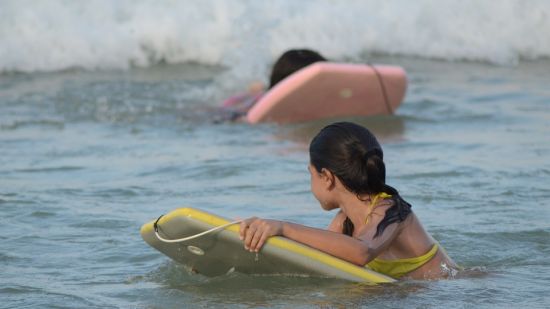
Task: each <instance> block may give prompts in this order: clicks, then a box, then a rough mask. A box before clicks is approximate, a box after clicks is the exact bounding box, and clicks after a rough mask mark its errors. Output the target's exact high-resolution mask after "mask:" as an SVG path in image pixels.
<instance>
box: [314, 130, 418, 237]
mask: <svg viewBox="0 0 550 309" xmlns="http://www.w3.org/2000/svg"><path fill="white" fill-rule="evenodd" d="M309 157H310V163H311V165H313V166H314V167H315V169H316V170H317V171H318V172H321V170H322V169H323V168H325V169H327V170H329V171H331V172H332V173H333V174H334V175H336V176H337V177H338V179H340V181H341V182H342V183H343V184H344V186H345V187H346V188H347V189H348V190H349V191H351V192H353V193H355V194H357V195H358V196H359V195H362V194H369V195H373V194H378V193H380V192H385V193H387V194H390V195H391V196H392V197H391V199H392V200H393V205H392V206H391V207H390V208H389V209H388V210H386V214H385V216H384V219H382V221H381V222H380V223H379V224H378V226H377V227H376V234H375V235H374V237H377V236H379V235H381V234H382V233H383V232H384V229H385V228H386V227H387V226H388V225H390V224H392V223H396V222H402V221H403V220H405V219H406V218H407V216H408V215H409V214H410V213H411V205H410V204H409V203H407V202H406V201H405V200H404V199H403V198H402V197H401V196H400V195H399V192H397V190H396V189H394V188H393V187H391V186H389V185H387V184H386V167H385V165H384V161H383V158H384V154H383V152H382V147H380V144H379V143H378V141H377V140H376V137H374V135H373V134H372V133H371V132H370V131H369V130H367V129H366V128H364V127H362V126H360V125H357V124H354V123H351V122H337V123H333V124H331V125H328V126H326V127H324V128H323V129H322V130H321V131H320V132H319V133H318V134H317V136H315V137H314V138H313V140H312V141H311V144H310V145H309ZM353 229H354V227H353V223H352V222H351V220H350V219H349V218H346V220H345V221H344V229H343V233H344V234H347V235H350V236H351V235H352V234H353Z"/></svg>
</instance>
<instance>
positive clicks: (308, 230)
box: [240, 218, 396, 266]
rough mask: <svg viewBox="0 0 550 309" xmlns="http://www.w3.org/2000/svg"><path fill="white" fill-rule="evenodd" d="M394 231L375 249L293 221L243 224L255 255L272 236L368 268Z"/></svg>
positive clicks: (248, 246) (248, 247)
mask: <svg viewBox="0 0 550 309" xmlns="http://www.w3.org/2000/svg"><path fill="white" fill-rule="evenodd" d="M392 226H393V224H392ZM391 230H396V229H395V228H393V229H390V226H388V228H386V231H384V234H383V235H381V236H379V237H380V238H381V237H383V236H386V237H384V239H385V241H382V242H380V241H374V242H373V243H372V244H374V245H375V247H372V245H371V242H370V241H368V240H365V239H362V238H355V237H350V236H347V235H344V234H342V233H340V232H333V231H327V230H322V229H317V228H312V227H307V226H304V225H300V224H296V223H290V222H283V221H276V220H266V219H259V218H250V219H246V220H244V221H243V222H242V223H241V227H240V236H241V239H242V240H243V241H244V246H245V249H246V250H250V251H251V252H258V251H259V250H260V248H261V247H262V246H263V245H264V243H265V241H266V240H267V239H268V238H269V237H271V236H276V235H280V236H284V237H287V238H290V239H292V240H295V241H297V242H300V243H303V244H305V245H308V246H310V247H313V248H316V249H318V250H321V251H324V252H326V253H328V254H330V255H333V256H335V257H338V258H340V259H343V260H346V261H348V262H351V263H353V264H356V265H359V266H364V265H365V264H367V263H368V262H369V261H371V260H372V259H373V258H374V257H376V255H378V254H379V253H380V252H381V251H380V248H381V246H387V245H388V244H389V242H390V240H393V238H394V237H390V235H386V234H389V233H388V232H390V231H391ZM377 238H378V237H377Z"/></svg>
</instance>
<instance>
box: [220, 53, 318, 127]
mask: <svg viewBox="0 0 550 309" xmlns="http://www.w3.org/2000/svg"><path fill="white" fill-rule="evenodd" d="M318 61H327V59H326V58H325V57H323V56H322V55H321V54H319V53H318V52H316V51H313V50H310V49H291V50H288V51H286V52H284V53H283V54H282V55H281V56H280V57H279V58H278V59H277V61H276V62H275V64H274V65H273V68H272V70H271V75H270V77H269V87H268V88H267V89H266V88H265V86H264V85H263V84H262V83H261V82H255V83H252V84H250V85H249V87H248V90H247V91H246V92H244V93H240V94H237V95H234V96H231V97H229V98H227V99H226V100H224V101H223V103H222V109H223V110H224V112H225V114H226V116H227V118H228V119H227V120H230V121H236V120H238V119H240V118H241V117H243V116H245V115H246V113H247V112H248V110H250V109H251V108H252V106H254V104H256V102H258V100H259V99H260V98H261V97H262V96H263V95H264V94H265V92H266V91H268V90H269V89H271V88H273V87H274V86H275V85H277V84H278V83H279V82H280V81H282V80H284V79H285V78H287V77H288V76H290V75H292V73H294V72H296V71H298V70H300V69H302V68H304V67H306V66H308V65H310V64H312V63H315V62H318Z"/></svg>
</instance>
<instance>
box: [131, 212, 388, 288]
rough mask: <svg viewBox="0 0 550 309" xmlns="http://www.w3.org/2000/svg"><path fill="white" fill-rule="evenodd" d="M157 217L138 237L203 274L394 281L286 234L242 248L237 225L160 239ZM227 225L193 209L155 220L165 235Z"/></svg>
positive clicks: (188, 232)
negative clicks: (258, 245)
mask: <svg viewBox="0 0 550 309" xmlns="http://www.w3.org/2000/svg"><path fill="white" fill-rule="evenodd" d="M154 223H155V221H151V222H149V223H146V224H144V225H143V226H142V227H141V236H142V237H143V239H144V240H145V242H147V243H148V244H149V245H151V246H152V247H153V248H155V249H157V250H159V251H160V252H162V253H164V254H165V255H167V256H168V257H170V258H172V259H173V260H175V261H177V262H179V263H181V264H184V265H186V266H188V267H190V268H191V269H192V270H193V271H196V272H198V273H201V274H204V275H206V276H218V275H224V274H227V273H230V272H233V271H237V272H241V273H245V274H255V275H275V274H282V275H296V276H304V275H305V276H317V277H328V278H337V279H344V280H350V281H356V282H370V283H384V282H394V281H395V280H394V279H393V278H391V277H388V276H386V275H383V274H380V273H377V272H375V271H373V270H370V269H368V268H366V267H359V266H357V265H354V264H351V263H349V262H346V261H344V260H341V259H338V258H336V257H334V256H331V255H329V254H326V253H324V252H321V251H319V250H316V249H313V248H311V247H308V246H306V245H303V244H300V243H298V242H295V241H293V240H290V239H287V238H284V237H278V236H277V237H271V238H270V239H268V241H267V242H266V244H265V245H264V246H263V248H262V250H261V251H260V252H259V253H257V254H256V253H251V252H248V251H246V250H245V249H244V247H243V242H242V240H240V239H239V226H238V224H234V225H230V226H228V227H226V228H225V229H220V230H217V231H214V232H212V233H208V234H206V235H204V236H201V237H198V238H195V239H191V240H187V241H184V242H178V243H166V242H163V241H161V240H160V239H159V238H158V237H157V236H156V235H155V230H154ZM227 223H229V221H228V220H226V219H224V218H221V217H218V216H215V215H213V214H209V213H207V212H204V211H200V210H197V209H193V208H180V209H176V210H174V211H172V212H170V213H168V214H166V215H165V216H163V217H162V218H160V219H159V220H158V222H157V226H158V233H159V235H160V236H161V237H163V238H165V239H179V238H183V237H187V236H191V235H195V234H198V233H201V232H204V231H206V230H209V229H211V228H214V227H217V226H221V225H224V224H227Z"/></svg>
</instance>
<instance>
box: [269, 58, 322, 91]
mask: <svg viewBox="0 0 550 309" xmlns="http://www.w3.org/2000/svg"><path fill="white" fill-rule="evenodd" d="M326 60H327V59H325V57H323V56H321V54H319V53H318V52H316V51H313V50H309V49H291V50H288V51H286V52H285V53H284V54H282V55H281V56H280V57H279V59H277V61H276V62H275V64H274V65H273V69H272V70H271V76H270V78H269V88H272V87H273V86H275V85H276V84H277V83H278V82H280V81H282V80H283V79H285V78H286V77H288V76H289V75H291V74H292V73H294V72H296V71H298V70H299V69H301V68H304V67H306V66H308V65H310V64H312V63H315V62H318V61H326Z"/></svg>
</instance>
